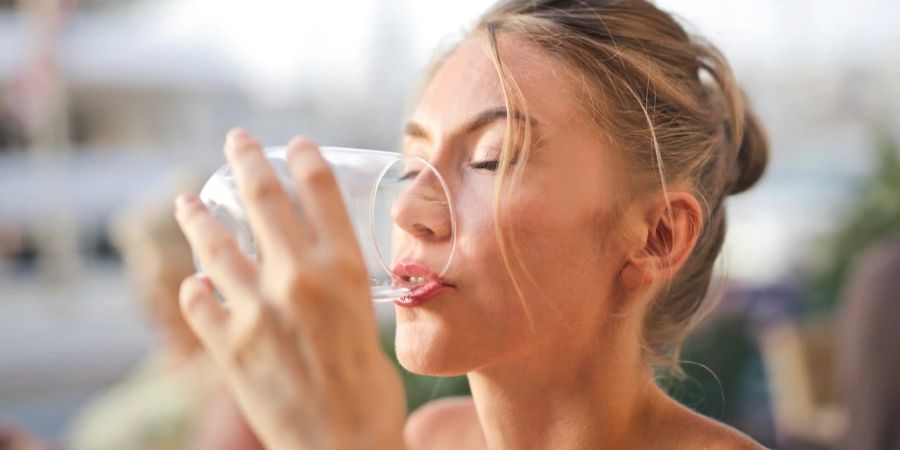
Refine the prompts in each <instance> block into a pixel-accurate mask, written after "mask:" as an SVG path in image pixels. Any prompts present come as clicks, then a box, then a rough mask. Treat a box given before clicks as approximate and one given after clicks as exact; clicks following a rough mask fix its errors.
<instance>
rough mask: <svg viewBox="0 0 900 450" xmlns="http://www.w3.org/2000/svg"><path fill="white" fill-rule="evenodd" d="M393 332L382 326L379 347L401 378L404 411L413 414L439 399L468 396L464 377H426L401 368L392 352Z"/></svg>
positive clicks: (390, 328)
mask: <svg viewBox="0 0 900 450" xmlns="http://www.w3.org/2000/svg"><path fill="white" fill-rule="evenodd" d="M394 330H395V329H394V327H393V326H383V327H382V328H381V346H382V348H383V349H384V352H385V353H386V354H387V355H388V356H389V357H390V358H391V360H392V361H393V362H394V365H395V366H396V367H397V372H399V373H400V376H401V377H402V378H403V386H404V388H405V389H406V410H407V411H408V412H413V411H415V410H416V408H418V407H420V406H422V405H424V404H425V403H428V402H430V401H432V400H435V399H438V398H441V397H452V396H458V395H470V391H469V380H468V379H466V377H465V376H458V377H428V376H424V375H417V374H414V373H412V372H410V371H408V370H406V369H405V368H404V367H403V366H401V365H400V363H399V362H398V361H397V354H396V352H395V351H394Z"/></svg>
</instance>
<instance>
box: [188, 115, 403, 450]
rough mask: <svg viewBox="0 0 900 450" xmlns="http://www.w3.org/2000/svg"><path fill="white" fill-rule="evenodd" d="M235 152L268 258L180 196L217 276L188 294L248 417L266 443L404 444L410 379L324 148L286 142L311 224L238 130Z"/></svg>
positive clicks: (191, 284) (206, 263) (232, 161)
mask: <svg viewBox="0 0 900 450" xmlns="http://www.w3.org/2000/svg"><path fill="white" fill-rule="evenodd" d="M225 155H226V158H227V159H228V163H229V165H230V166H231V169H232V171H233V172H234V176H235V180H236V182H237V185H238V189H239V193H240V197H241V201H242V202H243V205H244V208H245V209H246V212H247V215H248V218H249V221H250V225H251V228H252V229H253V234H254V237H255V238H256V242H257V246H258V250H259V254H260V261H259V262H255V261H252V260H250V259H248V258H247V257H246V256H245V255H244V254H242V253H241V252H240V250H239V249H238V246H237V244H236V243H235V241H234V240H233V239H232V237H231V236H230V235H229V234H228V232H227V231H226V230H225V228H224V227H222V226H221V225H220V224H219V223H218V222H217V221H216V220H215V219H214V218H213V217H212V216H211V215H210V214H209V212H208V211H207V210H206V208H205V207H204V205H203V204H202V203H201V202H200V201H199V199H198V198H197V197H195V196H189V195H183V196H180V197H179V198H178V200H177V201H176V212H175V216H176V219H177V220H178V223H179V225H180V226H181V229H182V231H183V232H184V234H185V236H186V237H187V240H188V242H189V243H190V245H191V248H192V249H193V250H194V253H195V254H196V256H197V258H198V259H199V261H200V263H201V264H202V265H203V268H204V270H205V271H206V273H207V275H208V277H209V278H205V277H201V276H198V275H195V276H192V277H189V278H188V279H186V280H185V281H184V283H183V284H182V287H181V295H180V298H181V308H182V312H183V313H184V315H185V317H186V318H187V321H188V323H189V324H190V326H191V328H192V329H193V330H194V332H195V333H196V334H197V335H198V336H199V337H200V339H201V341H202V342H203V345H204V346H205V347H206V349H207V350H208V351H209V353H210V354H211V355H212V357H213V359H214V360H215V361H216V362H217V364H218V365H219V366H220V367H221V368H222V370H223V371H224V373H225V376H226V379H227V381H228V383H229V385H230V387H231V389H232V390H233V392H234V394H235V397H236V399H237V402H238V404H239V405H240V407H241V409H242V410H243V412H244V417H245V418H246V419H247V421H248V422H249V423H250V425H251V426H252V427H253V429H254V430H255V431H256V433H257V436H258V437H259V438H260V440H261V441H263V443H264V444H265V445H266V447H267V448H273V449H339V448H353V449H364V448H378V449H382V448H383V449H392V450H393V449H399V448H402V447H403V442H402V430H403V422H404V418H405V400H404V394H403V387H402V382H401V380H400V376H399V374H397V373H396V371H395V370H394V368H393V366H392V365H391V363H390V361H389V360H388V359H387V357H386V355H385V354H384V352H383V351H382V350H381V347H380V345H379V338H378V336H379V334H378V324H377V321H376V319H375V315H374V312H373V308H372V305H371V297H370V293H369V283H368V277H367V274H366V269H365V266H364V264H363V259H362V256H361V252H360V249H359V246H358V244H357V242H356V238H355V235H354V234H353V229H352V226H351V224H350V219H349V217H348V215H347V210H346V209H345V207H344V204H343V200H342V198H341V195H340V191H339V190H338V186H337V184H336V182H335V178H334V174H333V173H332V172H331V169H330V167H329V166H328V164H327V163H326V162H325V160H324V159H323V158H322V155H321V153H320V152H319V149H318V147H317V146H316V145H315V144H313V143H312V142H310V141H308V140H305V139H302V138H295V139H293V140H292V141H291V142H290V144H289V146H288V152H287V161H288V166H289V170H290V172H291V175H292V177H293V179H294V182H295V183H296V188H297V191H298V194H299V196H298V198H299V202H300V209H301V210H302V211H303V214H302V220H301V219H300V218H298V216H297V215H296V214H294V212H293V210H292V207H291V205H290V203H289V200H288V196H287V193H286V192H285V191H284V190H283V189H282V186H281V184H280V183H279V181H278V179H277V178H276V176H275V174H274V172H273V170H272V167H271V166H270V165H269V163H268V161H267V160H266V159H265V157H264V155H263V153H262V148H261V147H260V145H259V144H258V143H257V142H256V141H255V140H254V139H253V138H252V137H250V136H249V135H248V134H247V133H246V132H244V131H241V130H232V131H231V132H230V133H229V134H228V137H227V138H226V142H225ZM213 285H214V286H215V287H216V288H218V290H219V291H220V292H221V293H222V295H223V296H224V297H225V298H226V300H227V304H228V307H227V308H226V307H223V306H222V305H220V304H219V303H218V302H217V301H216V300H215V299H214V297H213Z"/></svg>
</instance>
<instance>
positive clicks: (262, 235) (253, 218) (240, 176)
mask: <svg viewBox="0 0 900 450" xmlns="http://www.w3.org/2000/svg"><path fill="white" fill-rule="evenodd" d="M225 156H226V158H227V159H228V164H229V166H231V170H232V172H233V173H234V177H235V181H236V182H237V186H238V189H239V192H240V196H241V202H242V203H243V205H244V209H245V210H246V211H247V218H248V220H249V221H250V227H251V229H253V234H254V236H255V237H256V241H257V245H259V252H260V261H264V260H265V259H273V260H278V261H287V260H290V259H291V258H293V257H295V256H294V252H296V251H297V250H300V249H302V247H301V245H302V242H303V238H304V237H303V234H302V232H301V231H302V230H301V227H300V222H299V220H297V216H296V215H295V214H294V211H293V207H292V205H291V202H290V198H289V197H288V194H287V192H285V190H284V187H283V186H282V184H281V181H279V179H278V177H277V176H276V175H275V170H274V169H273V168H272V165H271V164H270V163H269V160H268V159H266V157H265V155H264V154H263V151H262V147H261V146H260V145H259V143H258V142H257V141H256V140H255V139H253V138H252V137H251V136H250V135H249V134H247V132H245V131H243V130H240V129H235V130H232V131H230V132H229V133H228V137H227V138H226V140H225Z"/></svg>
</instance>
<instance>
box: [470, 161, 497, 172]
mask: <svg viewBox="0 0 900 450" xmlns="http://www.w3.org/2000/svg"><path fill="white" fill-rule="evenodd" d="M469 167H471V168H473V169H480V170H490V171H492V172H494V171H496V170H497V169H498V168H499V167H500V161H499V160H497V159H489V160H485V161H477V162H473V163H471V164H469Z"/></svg>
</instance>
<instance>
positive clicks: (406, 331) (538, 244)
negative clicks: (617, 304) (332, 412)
mask: <svg viewBox="0 0 900 450" xmlns="http://www.w3.org/2000/svg"><path fill="white" fill-rule="evenodd" d="M499 48H500V54H501V56H502V58H503V60H504V62H505V63H506V64H507V66H508V68H509V69H510V71H511V73H512V75H513V77H515V79H516V80H517V82H518V84H519V86H520V88H521V91H522V94H523V97H524V100H525V103H526V105H527V108H528V115H529V117H530V119H531V120H532V123H533V128H532V130H533V138H534V139H533V140H532V151H531V154H530V156H529V158H528V160H527V163H526V165H525V168H524V173H523V176H522V178H521V182H520V184H518V185H516V186H515V188H514V189H512V190H511V191H510V196H509V197H508V198H507V201H506V202H504V206H503V207H501V209H500V211H499V221H500V225H501V229H502V233H503V234H504V235H505V236H508V237H510V238H512V242H513V245H512V247H510V252H509V256H510V265H511V267H512V269H513V273H514V274H515V275H516V280H517V281H518V286H519V287H520V288H521V291H522V294H523V295H524V298H522V299H520V297H519V295H518V294H517V290H516V283H513V281H512V280H511V278H510V276H509V274H508V272H507V269H506V265H505V263H504V259H503V256H502V254H501V247H500V245H499V244H498V242H497V235H496V234H495V222H494V214H493V207H492V200H493V189H494V181H495V177H496V176H497V173H496V171H495V170H493V169H494V167H495V166H496V164H492V163H490V162H489V161H494V160H497V159H498V155H499V151H500V148H501V145H502V143H503V136H504V133H505V127H506V115H505V114H502V113H497V112H498V111H501V112H502V111H505V107H504V101H503V95H502V92H501V87H500V82H499V80H498V76H497V72H496V70H495V68H494V65H493V63H492V62H491V59H490V57H489V54H488V53H487V52H488V51H489V50H488V49H487V47H486V46H485V44H484V41H483V40H480V39H478V38H472V39H469V40H468V41H466V42H464V43H463V44H462V45H461V46H460V47H459V48H458V49H457V50H456V51H455V52H454V53H453V54H452V55H451V56H450V57H449V59H448V60H447V61H446V62H445V63H444V64H443V66H442V67H441V69H440V70H439V71H438V72H437V73H436V74H435V76H434V78H433V79H432V80H431V81H430V83H429V85H428V86H427V87H426V89H425V90H424V92H423V95H422V97H421V101H420V102H419V104H418V105H417V107H416V109H415V112H414V113H413V115H412V117H411V120H410V124H409V125H408V126H407V134H406V137H405V143H404V148H405V152H406V153H410V154H416V155H419V156H422V157H424V158H425V159H428V160H429V161H431V162H432V164H434V165H435V166H436V167H437V168H438V169H439V170H440V171H441V173H442V174H443V175H444V177H445V179H446V181H447V184H448V186H449V188H450V190H451V192H452V195H453V200H454V207H455V210H456V221H457V241H456V253H455V255H454V258H453V261H452V264H451V265H450V267H449V269H448V270H447V273H446V274H445V275H444V277H443V279H442V281H443V282H444V283H446V284H450V285H452V287H451V288H450V289H448V290H446V291H444V292H442V293H441V294H439V295H437V296H435V297H433V298H431V299H429V300H427V301H425V302H424V303H422V304H419V305H417V306H413V307H402V306H398V307H397V308H396V310H397V312H396V315H397V335H396V349H397V355H398V357H399V359H400V361H401V363H402V364H403V365H404V366H405V367H406V368H407V369H409V370H411V371H413V372H418V373H424V374H432V375H452V374H461V373H465V372H468V371H471V370H475V369H478V368H482V367H486V366H489V365H491V364H493V363H496V362H501V361H504V360H508V359H510V358H517V357H529V358H533V357H535V356H536V355H535V354H534V351H535V350H536V351H538V352H541V351H552V350H553V349H559V348H572V344H573V340H574V341H575V343H577V342H579V341H580V342H584V343H591V344H589V345H596V344H598V343H595V342H593V341H595V340H596V338H597V337H598V336H599V332H600V331H601V328H602V327H603V326H604V324H605V319H606V317H607V313H608V312H609V308H610V302H611V301H612V300H613V294H614V292H615V287H616V283H617V277H618V273H619V271H620V269H621V267H622V265H623V264H624V258H625V251H624V250H623V249H622V245H621V244H618V243H617V239H616V238H615V237H616V235H617V233H615V231H614V229H615V221H614V220H613V219H614V217H616V215H617V214H618V213H617V204H618V203H617V202H619V201H620V199H618V198H617V195H619V194H621V193H622V192H623V189H621V188H620V185H621V183H622V181H623V180H624V178H625V174H623V173H622V172H623V168H624V164H623V163H622V162H621V161H619V160H618V159H617V158H616V157H615V154H614V152H612V151H611V150H610V149H609V145H608V144H607V142H608V140H607V139H606V137H605V136H604V135H603V134H602V132H601V130H600V129H599V128H598V127H597V126H596V125H595V124H594V123H593V121H592V120H591V118H590V117H589V115H588V114H587V113H586V112H585V111H584V110H583V109H582V108H581V107H580V106H579V105H580V101H581V99H580V98H579V95H580V94H579V91H578V90H577V89H576V88H577V87H578V84H577V81H576V80H578V79H579V78H578V77H577V76H575V75H574V73H573V72H572V71H570V70H569V69H568V68H566V67H565V66H563V65H562V64H561V63H560V62H559V61H558V60H555V59H553V58H552V57H551V56H550V55H547V54H546V53H544V52H543V51H541V50H540V49H539V48H537V47H536V46H535V45H534V44H531V43H530V42H528V41H526V40H524V39H521V38H517V37H514V36H507V35H504V36H502V37H501V39H500V41H499ZM478 118H481V119H482V120H478ZM486 161H488V162H487V163H485V162H486ZM410 217H413V218H410V219H407V220H406V222H404V219H403V218H402V217H401V218H400V219H398V223H400V225H401V226H402V227H404V228H407V229H409V230H416V229H418V230H421V229H424V228H430V229H440V228H441V227H444V226H445V225H446V222H447V220H448V218H447V217H446V216H442V215H440V214H433V215H431V216H429V215H427V214H426V215H417V216H416V215H410ZM405 236H406V237H405V239H406V241H405V242H402V243H401V246H405V248H407V249H412V248H414V249H415V252H414V253H415V254H416V255H417V258H418V259H419V260H420V261H421V262H422V263H423V264H425V265H428V266H429V267H430V268H431V270H433V271H435V272H437V271H440V267H435V266H434V260H438V259H439V258H437V257H434V258H433V256H435V255H443V254H444V252H445V250H446V246H447V245H449V236H448V235H447V234H446V233H439V234H434V233H431V234H429V233H411V234H407V235H405ZM414 236H415V237H414ZM563 344H565V347H560V346H562V345H563Z"/></svg>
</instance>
